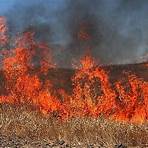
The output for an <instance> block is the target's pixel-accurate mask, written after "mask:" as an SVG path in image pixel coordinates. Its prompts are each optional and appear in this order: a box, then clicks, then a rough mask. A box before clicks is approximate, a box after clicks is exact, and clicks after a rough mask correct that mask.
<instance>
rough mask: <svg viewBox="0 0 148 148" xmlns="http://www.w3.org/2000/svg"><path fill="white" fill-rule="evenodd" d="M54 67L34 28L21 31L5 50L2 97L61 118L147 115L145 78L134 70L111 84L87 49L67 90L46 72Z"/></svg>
mask: <svg viewBox="0 0 148 148" xmlns="http://www.w3.org/2000/svg"><path fill="white" fill-rule="evenodd" d="M4 24H5V23H4ZM4 30H5V29H4ZM4 32H5V31H4ZM0 44H2V43H0ZM34 59H36V61H34ZM36 62H37V68H36ZM38 67H39V68H38ZM55 68H56V65H55V63H54V62H53V59H52V54H51V49H50V48H49V47H48V45H47V44H45V43H39V42H37V41H35V40H34V33H31V32H26V33H24V34H23V36H20V37H18V38H17V40H16V48H14V49H11V50H10V51H9V52H6V53H5V56H4V59H3V72H4V75H5V89H6V90H5V91H6V92H5V93H4V94H6V95H1V96H0V103H11V104H23V103H29V104H32V105H33V106H35V107H37V108H38V109H39V110H40V111H41V112H42V113H43V114H49V113H52V114H54V115H57V116H58V117H60V118H62V119H67V118H71V117H77V116H79V117H83V116H91V117H94V118H97V117H98V116H101V115H103V116H104V117H107V118H111V119H114V120H122V121H130V122H135V123H143V122H144V121H146V120H147V118H148V82H146V81H144V80H143V79H141V78H138V77H137V76H136V75H134V74H131V73H128V72H125V73H124V76H125V79H124V81H123V80H122V79H121V80H117V81H116V82H115V84H112V83H111V82H110V73H109V72H107V71H105V70H104V69H103V68H101V67H99V66H97V63H96V61H95V59H94V58H93V57H92V56H91V55H90V54H88V55H84V56H83V57H82V58H81V59H80V63H79V66H78V67H77V70H76V72H75V74H74V75H73V77H72V79H71V80H72V87H73V90H72V93H71V94H69V93H68V92H66V90H64V88H60V89H57V88H56V87H55V86H54V84H53V83H52V80H50V79H49V78H48V73H49V70H50V69H55ZM36 69H37V70H36ZM42 77H44V78H46V79H45V80H43V79H42Z"/></svg>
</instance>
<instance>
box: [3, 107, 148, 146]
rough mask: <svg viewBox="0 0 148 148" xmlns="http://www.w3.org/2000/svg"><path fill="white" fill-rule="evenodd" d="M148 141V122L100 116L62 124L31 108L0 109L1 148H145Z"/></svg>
mask: <svg viewBox="0 0 148 148" xmlns="http://www.w3.org/2000/svg"><path fill="white" fill-rule="evenodd" d="M147 139H148V126H147V123H145V124H142V125H136V124H131V123H127V122H126V123H123V122H116V121H111V120H109V119H108V120H105V119H103V118H101V117H100V118H98V119H92V118H73V119H69V120H67V121H60V120H57V119H56V118H55V117H51V116H46V117H45V116H43V115H41V114H40V112H38V111H37V110H34V109H32V108H31V107H29V105H24V106H19V107H16V106H11V105H7V104H1V106H0V147H6V146H7V147H8V146H9V147H15V146H16V147H23V146H24V147H76V148H77V147H106V148H109V147H110V148H111V147H120V146H121V147H126V146H128V147H146V146H148V141H147ZM6 144H7V145H6Z"/></svg>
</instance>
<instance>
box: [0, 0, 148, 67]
mask: <svg viewBox="0 0 148 148" xmlns="http://www.w3.org/2000/svg"><path fill="white" fill-rule="evenodd" d="M147 14H148V1H147V0H133V1H132V0H24V1H23V0H0V15H4V16H6V17H7V20H8V26H9V31H10V33H12V34H13V35H15V34H16V33H17V32H23V31H25V30H27V29H29V28H33V30H35V31H36V38H37V39H38V40H45V41H47V42H49V43H50V44H56V45H58V46H61V47H62V48H65V49H66V50H59V49H54V50H53V53H54V55H55V57H56V59H57V60H58V62H59V63H62V65H70V61H71V60H72V59H73V57H75V58H80V56H82V55H83V54H84V52H85V51H86V47H88V46H89V47H90V48H91V53H92V55H93V56H94V57H95V58H97V59H99V60H100V61H101V62H102V63H103V64H110V63H113V64H126V63H135V62H141V61H143V60H148V17H147ZM82 22H83V23H85V24H89V25H88V30H89V31H90V32H91V36H92V40H90V41H89V42H81V41H79V40H77V39H76V36H75V32H76V31H78V28H79V27H80V24H81V23H82Z"/></svg>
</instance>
